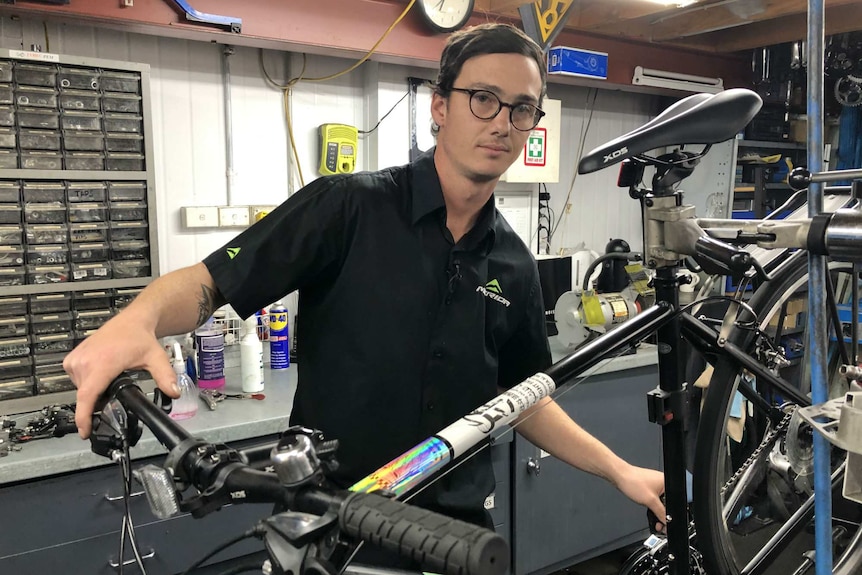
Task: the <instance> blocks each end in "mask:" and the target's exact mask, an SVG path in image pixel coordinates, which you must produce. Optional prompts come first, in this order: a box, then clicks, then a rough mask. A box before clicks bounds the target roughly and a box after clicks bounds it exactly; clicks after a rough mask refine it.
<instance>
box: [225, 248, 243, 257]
mask: <svg viewBox="0 0 862 575" xmlns="http://www.w3.org/2000/svg"><path fill="white" fill-rule="evenodd" d="M241 249H242V248H228V249H227V257H229V258H230V259H233V258H235V257H236V256H237V254H239V250H241Z"/></svg>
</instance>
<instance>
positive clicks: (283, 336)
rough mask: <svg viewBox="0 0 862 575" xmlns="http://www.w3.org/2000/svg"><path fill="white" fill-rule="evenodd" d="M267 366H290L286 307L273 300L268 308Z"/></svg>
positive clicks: (277, 367) (278, 367) (280, 367)
mask: <svg viewBox="0 0 862 575" xmlns="http://www.w3.org/2000/svg"><path fill="white" fill-rule="evenodd" d="M269 367H270V369H287V368H288V367H290V333H289V329H288V325H287V308H286V307H284V306H283V305H282V304H281V302H275V303H274V304H273V305H272V307H270V308H269Z"/></svg>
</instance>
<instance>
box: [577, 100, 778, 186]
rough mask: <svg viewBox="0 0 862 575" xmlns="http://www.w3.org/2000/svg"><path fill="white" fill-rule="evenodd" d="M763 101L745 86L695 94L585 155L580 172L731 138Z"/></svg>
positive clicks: (585, 172)
mask: <svg viewBox="0 0 862 575" xmlns="http://www.w3.org/2000/svg"><path fill="white" fill-rule="evenodd" d="M762 104H763V101H762V100H761V99H760V96H758V95H757V94H756V93H754V92H752V91H751V90H746V89H743V88H733V89H731V90H725V91H724V92H719V93H718V94H693V95H691V96H689V97H687V98H683V99H682V100H680V101H679V102H677V103H675V104H673V105H672V106H670V107H669V108H667V109H666V110H665V111H663V112H662V113H661V114H659V115H658V116H656V117H655V118H653V119H652V120H650V121H649V122H647V123H646V124H644V125H643V126H641V127H640V128H637V129H636V130H632V131H631V132H629V133H628V134H625V135H623V136H620V137H619V138H616V139H614V140H611V141H610V142H608V143H606V144H604V145H602V146H599V147H598V148H596V149H595V150H593V151H591V152H590V153H588V154H587V155H585V156H584V157H583V158H581V161H580V163H579V164H578V173H580V174H589V173H591V172H595V171H597V170H600V169H602V168H606V167H608V166H611V165H613V164H616V163H619V162H622V161H623V160H625V159H627V158H631V157H632V156H637V155H640V154H643V153H645V152H648V151H649V150H654V149H655V148H663V147H665V146H678V145H682V144H717V143H718V142H723V141H725V140H729V139H730V138H733V137H734V136H736V134H738V133H739V131H740V130H742V129H743V128H744V127H745V126H746V125H747V124H748V122H750V121H751V119H752V118H754V115H755V114H757V112H758V111H759V110H760V106H761V105H762Z"/></svg>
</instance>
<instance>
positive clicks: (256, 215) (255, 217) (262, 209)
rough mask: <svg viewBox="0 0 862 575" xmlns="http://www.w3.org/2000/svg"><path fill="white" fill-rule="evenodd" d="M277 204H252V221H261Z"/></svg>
mask: <svg viewBox="0 0 862 575" xmlns="http://www.w3.org/2000/svg"><path fill="white" fill-rule="evenodd" d="M276 207H277V206H252V207H251V222H252V223H256V222H258V221H260V219H261V218H262V217H264V216H266V215H267V214H268V213H269V212H271V211H272V210H274V209H275V208H276Z"/></svg>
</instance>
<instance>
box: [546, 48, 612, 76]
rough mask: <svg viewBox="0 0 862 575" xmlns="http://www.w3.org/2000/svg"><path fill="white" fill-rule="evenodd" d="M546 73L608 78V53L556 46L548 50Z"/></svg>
mask: <svg viewBox="0 0 862 575" xmlns="http://www.w3.org/2000/svg"><path fill="white" fill-rule="evenodd" d="M548 73H549V74H564V75H567V76H580V77H582V78H594V79H598V80H607V79H608V55H607V54H606V53H605V52H594V51H592V50H582V49H581V48H569V47H566V46H556V47H554V48H551V49H550V51H549V52H548Z"/></svg>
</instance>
